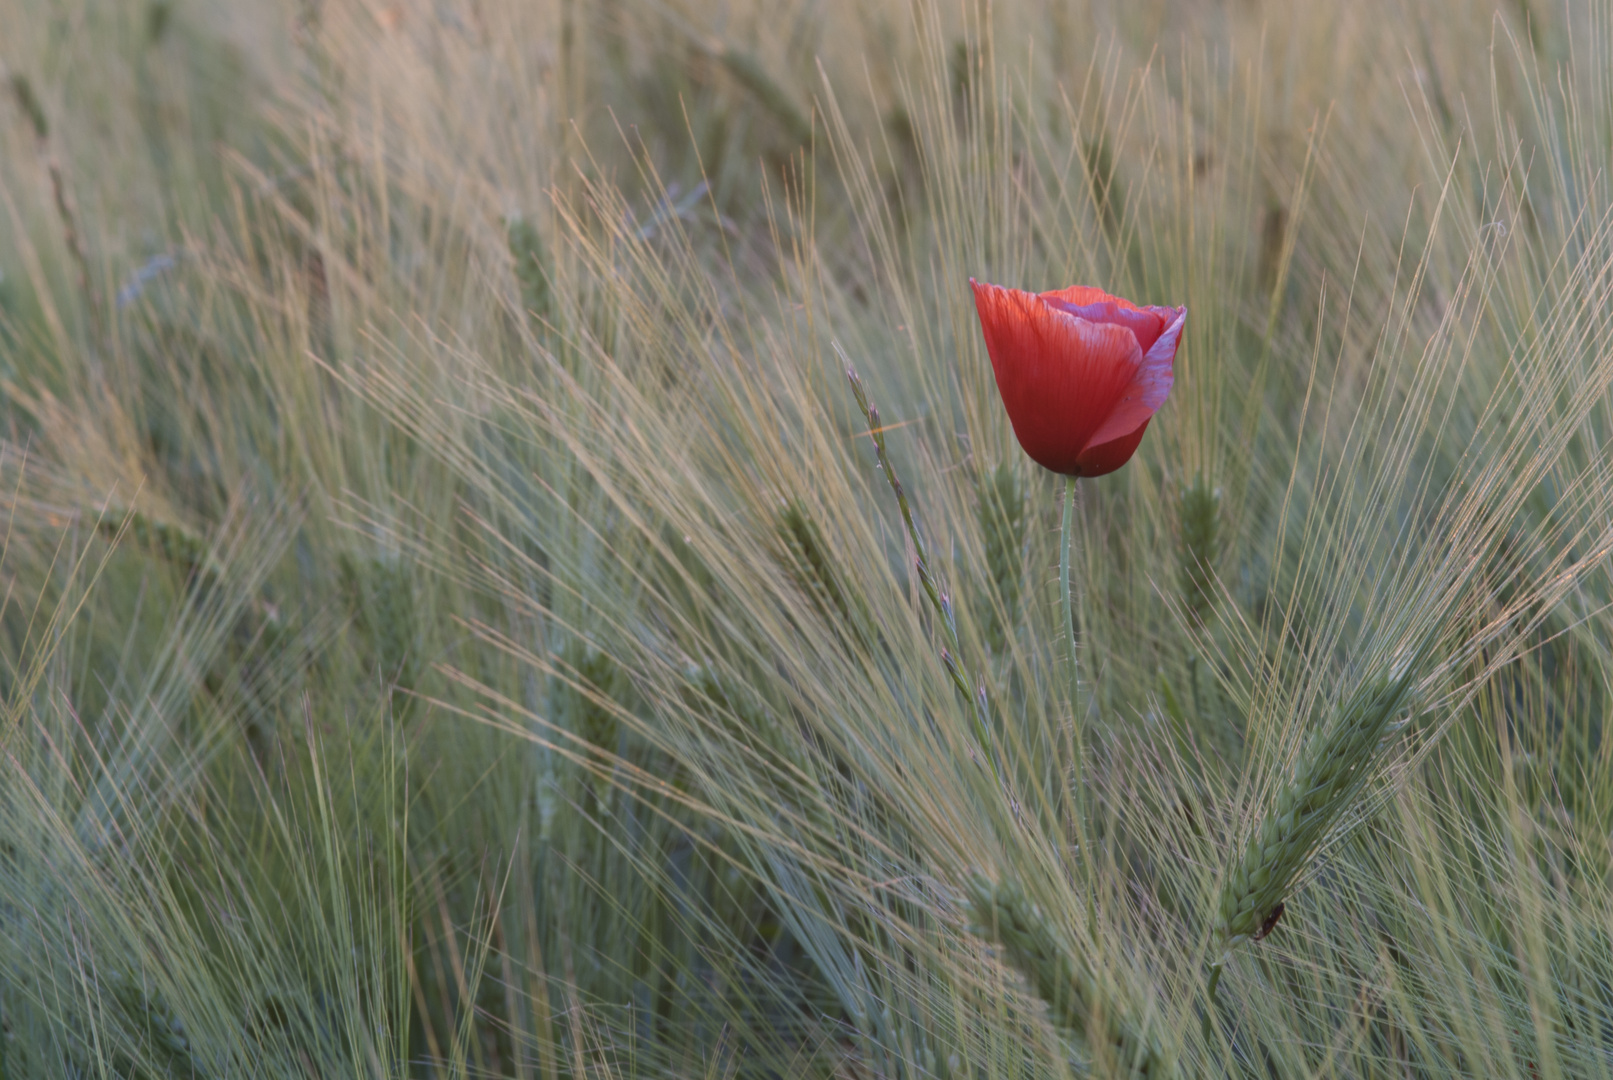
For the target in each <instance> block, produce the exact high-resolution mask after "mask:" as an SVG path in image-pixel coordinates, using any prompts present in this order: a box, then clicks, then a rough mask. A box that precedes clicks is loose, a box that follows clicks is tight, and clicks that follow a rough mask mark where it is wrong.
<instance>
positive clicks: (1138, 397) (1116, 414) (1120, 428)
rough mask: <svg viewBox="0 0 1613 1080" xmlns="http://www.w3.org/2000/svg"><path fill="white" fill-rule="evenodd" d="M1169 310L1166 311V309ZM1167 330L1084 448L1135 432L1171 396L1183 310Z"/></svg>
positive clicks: (1145, 356)
mask: <svg viewBox="0 0 1613 1080" xmlns="http://www.w3.org/2000/svg"><path fill="white" fill-rule="evenodd" d="M1166 310H1170V309H1166ZM1171 313H1172V315H1173V316H1174V317H1173V318H1172V320H1171V323H1170V325H1169V326H1167V327H1165V330H1164V332H1163V333H1161V334H1160V335H1159V338H1158V340H1156V341H1155V342H1154V343H1153V345H1152V346H1151V347H1150V348H1149V350H1148V352H1147V353H1145V354H1144V355H1143V357H1142V360H1141V363H1139V364H1138V365H1137V368H1136V370H1135V374H1134V375H1133V376H1132V379H1131V382H1130V385H1128V386H1127V387H1126V388H1125V390H1124V391H1123V392H1122V393H1121V395H1120V399H1119V401H1118V402H1117V403H1116V405H1115V407H1114V409H1113V411H1111V412H1110V413H1109V415H1108V416H1107V417H1105V419H1104V421H1103V423H1102V424H1101V425H1100V426H1099V427H1098V429H1097V430H1096V431H1094V432H1093V433H1092V435H1091V437H1090V439H1089V440H1088V442H1087V445H1088V446H1091V447H1098V446H1101V445H1103V444H1104V443H1107V442H1112V441H1114V440H1116V439H1119V438H1120V437H1121V436H1124V435H1129V434H1131V433H1132V432H1133V431H1136V430H1138V429H1139V428H1140V427H1141V426H1142V425H1144V424H1146V423H1147V422H1148V419H1149V417H1151V416H1153V415H1154V413H1155V412H1157V411H1158V410H1159V407H1160V406H1161V405H1163V404H1165V398H1166V396H1167V395H1169V394H1170V392H1171V384H1172V383H1173V382H1174V381H1175V373H1174V372H1173V371H1172V369H1171V364H1172V362H1173V361H1174V360H1175V359H1176V347H1177V345H1178V344H1179V343H1180V340H1181V337H1182V326H1183V324H1184V323H1186V322H1187V309H1186V308H1176V309H1175V310H1174V311H1172V312H1171Z"/></svg>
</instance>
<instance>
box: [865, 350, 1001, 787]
mask: <svg viewBox="0 0 1613 1080" xmlns="http://www.w3.org/2000/svg"><path fill="white" fill-rule="evenodd" d="M836 351H837V352H838V346H837V347H836ZM839 355H840V359H841V360H842V361H844V360H845V359H846V355H845V353H843V352H842V353H840V354H839ZM846 379H847V380H848V381H849V382H850V383H851V392H852V395H853V396H854V397H855V398H856V399H857V407H858V408H860V409H861V410H862V413H863V417H864V419H865V420H867V422H868V435H869V437H870V438H871V439H873V442H874V451H875V453H876V454H877V455H878V458H879V468H880V471H881V472H883V473H884V474H885V480H886V482H888V483H889V484H890V488H891V491H892V492H893V493H894V494H895V495H896V505H897V506H898V507H900V508H901V511H902V523H903V524H904V525H905V526H906V527H907V536H908V539H909V540H910V541H911V542H912V544H913V566H914V569H915V570H916V571H917V573H918V578H919V585H920V586H921V587H922V588H923V589H924V595H925V596H926V597H928V598H929V601H930V606H931V607H932V608H933V609H934V610H935V613H936V615H937V616H938V617H939V618H940V620H941V628H942V629H943V630H944V631H945V632H946V641H947V644H946V645H944V646H942V649H941V663H942V664H943V665H944V666H945V667H946V670H947V675H948V676H950V677H951V679H952V685H953V686H955V687H957V689H958V693H959V694H960V695H961V696H962V697H963V700H964V702H965V704H966V705H967V707H968V708H969V709H970V711H971V714H972V715H973V718H974V724H975V739H976V742H977V743H978V744H979V750H980V753H981V755H983V759H984V764H985V765H986V766H987V767H988V768H989V769H991V771H992V773H993V774H994V775H995V776H996V778H997V781H998V783H1004V782H1005V777H1006V773H1005V772H1004V770H1003V763H1002V758H1001V755H1000V754H999V753H998V749H997V740H996V737H995V736H994V735H993V734H992V730H991V719H990V716H989V715H988V712H987V698H986V687H985V686H984V684H982V685H980V686H978V687H977V686H976V685H975V684H974V681H973V680H972V679H971V678H970V677H969V673H968V671H967V670H966V669H965V668H964V666H963V656H962V645H961V643H960V641H959V638H958V622H957V616H956V615H955V614H954V613H953V608H952V599H951V597H950V596H949V595H948V594H947V592H946V590H945V588H944V587H943V586H942V585H941V584H940V583H939V582H938V581H937V579H936V577H935V572H934V570H933V569H932V568H931V566H930V557H929V553H928V552H927V550H926V549H925V546H924V539H923V537H921V536H920V535H919V530H918V523H917V522H915V521H914V520H913V508H912V506H911V505H910V504H909V502H908V498H907V491H906V489H905V488H903V487H902V481H901V478H900V477H898V476H897V475H896V466H895V465H894V464H892V462H891V459H890V454H889V453H888V452H887V451H886V448H885V428H884V426H883V424H882V423H881V422H880V418H879V409H878V408H876V407H875V406H873V405H872V404H870V403H869V401H868V392H867V391H866V390H864V389H863V384H862V379H861V378H860V377H859V376H858V375H857V372H856V371H855V370H853V369H852V368H851V367H850V366H849V365H848V366H847V367H846ZM1012 797H1013V796H1012V795H1011V794H1010V798H1011V799H1012Z"/></svg>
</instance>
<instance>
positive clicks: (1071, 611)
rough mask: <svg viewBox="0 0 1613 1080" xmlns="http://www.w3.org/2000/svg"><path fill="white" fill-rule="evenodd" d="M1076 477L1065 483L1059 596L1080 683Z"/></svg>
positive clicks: (1077, 679)
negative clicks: (1073, 566)
mask: <svg viewBox="0 0 1613 1080" xmlns="http://www.w3.org/2000/svg"><path fill="white" fill-rule="evenodd" d="M1075 498H1076V492H1075V477H1073V476H1071V477H1068V478H1066V482H1065V485H1064V529H1063V531H1062V532H1061V533H1060V535H1059V598H1060V599H1061V600H1063V601H1064V630H1065V634H1066V636H1067V637H1068V638H1069V641H1070V664H1071V665H1072V666H1073V667H1074V668H1075V675H1076V683H1077V685H1079V684H1080V679H1081V661H1080V659H1079V658H1078V657H1077V656H1076V654H1075V598H1074V597H1073V596H1071V595H1070V534H1071V533H1072V532H1074V531H1075Z"/></svg>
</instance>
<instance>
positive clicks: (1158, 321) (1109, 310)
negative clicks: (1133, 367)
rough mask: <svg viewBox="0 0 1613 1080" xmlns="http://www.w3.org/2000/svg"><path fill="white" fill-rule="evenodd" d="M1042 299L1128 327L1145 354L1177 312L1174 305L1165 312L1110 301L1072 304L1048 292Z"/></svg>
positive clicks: (1089, 318)
mask: <svg viewBox="0 0 1613 1080" xmlns="http://www.w3.org/2000/svg"><path fill="white" fill-rule="evenodd" d="M1042 299H1044V300H1046V301H1047V302H1048V303H1049V304H1051V305H1052V306H1053V307H1056V308H1058V309H1059V310H1060V311H1064V312H1068V313H1069V314H1071V315H1074V316H1075V317H1076V318H1078V319H1085V320H1087V321H1088V322H1101V323H1115V324H1117V325H1119V326H1124V327H1125V328H1126V329H1128V330H1130V331H1131V332H1132V333H1133V334H1135V335H1136V336H1137V347H1138V348H1139V349H1141V350H1142V351H1143V352H1145V353H1146V352H1147V351H1148V350H1149V349H1150V348H1152V347H1153V344H1154V342H1156V341H1158V340H1159V335H1160V334H1161V333H1163V332H1164V330H1165V326H1166V324H1167V323H1169V322H1170V317H1171V316H1173V315H1175V314H1176V312H1175V311H1173V310H1171V309H1170V308H1165V309H1164V311H1163V313H1161V311H1160V310H1159V309H1157V308H1139V307H1132V306H1131V305H1130V304H1125V305H1124V306H1121V304H1117V303H1114V302H1113V301H1110V300H1105V301H1104V302H1103V303H1100V304H1071V303H1068V302H1066V301H1064V300H1053V299H1049V298H1048V296H1047V294H1045V293H1044V294H1043V295H1042Z"/></svg>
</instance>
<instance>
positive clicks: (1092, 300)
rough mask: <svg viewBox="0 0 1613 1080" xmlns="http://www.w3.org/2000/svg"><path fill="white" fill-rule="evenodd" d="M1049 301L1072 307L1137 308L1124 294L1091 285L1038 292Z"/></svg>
mask: <svg viewBox="0 0 1613 1080" xmlns="http://www.w3.org/2000/svg"><path fill="white" fill-rule="evenodd" d="M1036 295H1037V296H1040V297H1041V298H1042V299H1043V300H1046V301H1047V302H1048V303H1053V302H1055V301H1056V302H1058V303H1060V304H1069V305H1070V306H1071V307H1086V306H1087V305H1089V304H1116V305H1118V306H1120V307H1123V308H1133V309H1135V308H1136V306H1137V305H1136V304H1133V303H1132V302H1131V301H1130V300H1127V299H1126V298H1125V297H1124V296H1110V295H1109V294H1108V293H1106V292H1104V291H1103V290H1102V289H1094V288H1092V286H1090V285H1071V286H1070V287H1069V288H1067V289H1053V290H1051V291H1049V292H1045V293H1037V294H1036Z"/></svg>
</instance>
